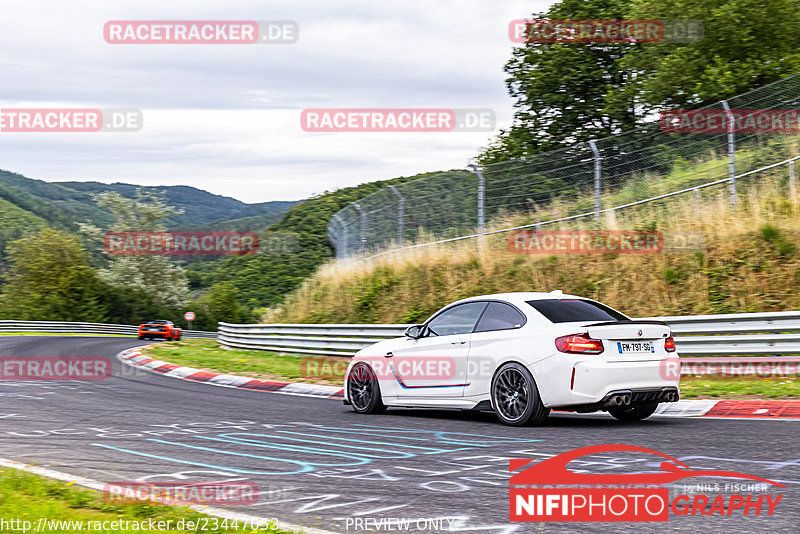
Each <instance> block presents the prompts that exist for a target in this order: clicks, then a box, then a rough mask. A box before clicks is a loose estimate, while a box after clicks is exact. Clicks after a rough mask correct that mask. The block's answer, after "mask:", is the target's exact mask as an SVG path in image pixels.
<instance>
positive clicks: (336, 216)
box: [333, 213, 348, 258]
mask: <svg viewBox="0 0 800 534" xmlns="http://www.w3.org/2000/svg"><path fill="white" fill-rule="evenodd" d="M333 218H334V219H336V220H337V221H339V224H340V225H341V226H342V241H343V242H344V245H340V246H337V247H336V257H337V258H346V257H347V256H348V254H347V225H346V224H345V223H344V220H343V219H342V217H341V215H339V214H338V213H334V214H333ZM340 248H341V250H339V249H340Z"/></svg>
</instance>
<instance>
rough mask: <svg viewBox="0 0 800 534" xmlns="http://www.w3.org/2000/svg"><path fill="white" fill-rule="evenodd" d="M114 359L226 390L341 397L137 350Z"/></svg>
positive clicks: (337, 392)
mask: <svg viewBox="0 0 800 534" xmlns="http://www.w3.org/2000/svg"><path fill="white" fill-rule="evenodd" d="M117 358H119V360H120V361H121V362H122V363H124V364H127V365H131V366H133V367H139V368H141V369H145V370H147V371H151V372H153V373H158V374H162V375H164V376H171V377H173V378H180V379H181V380H191V381H192V382H203V383H206V384H211V385H212V386H221V387H226V388H236V389H248V390H251V391H266V392H269V393H282V394H284V395H300V396H303V397H321V398H326V399H342V398H344V389H342V388H340V387H336V386H322V385H319V384H304V383H300V382H276V381H272V380H257V379H255V378H250V377H247V376H237V375H228V374H220V373H211V372H208V371H201V370H199V369H195V368H193V367H184V366H180V365H175V364H174V363H169V362H165V361H161V360H155V359H153V358H151V357H150V356H147V355H145V354H142V353H141V350H140V347H135V348H132V349H128V350H124V351H122V352H120V353H119V354H117Z"/></svg>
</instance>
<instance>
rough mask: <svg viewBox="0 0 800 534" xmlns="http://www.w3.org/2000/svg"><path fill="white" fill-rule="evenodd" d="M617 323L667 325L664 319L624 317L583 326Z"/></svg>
mask: <svg viewBox="0 0 800 534" xmlns="http://www.w3.org/2000/svg"><path fill="white" fill-rule="evenodd" d="M618 324H657V325H661V326H669V325H668V324H667V323H665V322H664V321H651V320H646V319H645V320H641V321H640V320H638V319H626V320H624V321H605V322H601V323H591V324H585V325H583V326H612V325H618Z"/></svg>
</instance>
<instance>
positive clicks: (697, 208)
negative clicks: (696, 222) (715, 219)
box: [694, 187, 700, 219]
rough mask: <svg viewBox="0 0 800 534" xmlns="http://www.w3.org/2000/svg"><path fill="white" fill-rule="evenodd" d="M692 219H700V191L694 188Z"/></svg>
mask: <svg viewBox="0 0 800 534" xmlns="http://www.w3.org/2000/svg"><path fill="white" fill-rule="evenodd" d="M694 218H695V219H699V218H700V190H699V189H698V188H696V187H695V188H694Z"/></svg>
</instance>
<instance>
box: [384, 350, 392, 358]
mask: <svg viewBox="0 0 800 534" xmlns="http://www.w3.org/2000/svg"><path fill="white" fill-rule="evenodd" d="M392 356H394V354H392V352H391V351H389V352H387V353H386V356H384V358H391V357H392Z"/></svg>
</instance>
